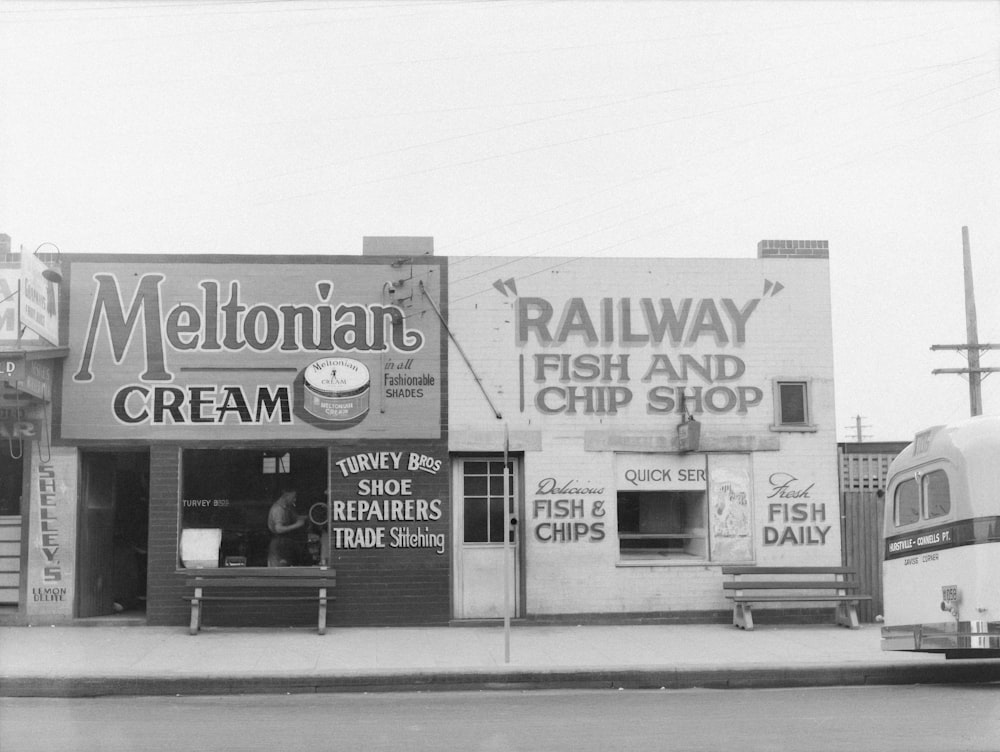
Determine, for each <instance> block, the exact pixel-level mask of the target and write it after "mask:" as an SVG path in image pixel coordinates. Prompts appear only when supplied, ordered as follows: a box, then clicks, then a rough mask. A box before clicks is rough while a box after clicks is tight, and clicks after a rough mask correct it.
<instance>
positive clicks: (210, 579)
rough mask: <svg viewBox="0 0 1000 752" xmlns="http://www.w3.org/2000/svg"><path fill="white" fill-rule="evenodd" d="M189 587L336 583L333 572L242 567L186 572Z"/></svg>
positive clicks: (280, 586)
mask: <svg viewBox="0 0 1000 752" xmlns="http://www.w3.org/2000/svg"><path fill="white" fill-rule="evenodd" d="M185 584H186V585H187V586H188V587H260V588H299V587H309V588H313V587H315V588H320V587H325V588H332V587H335V586H336V584H337V572H336V570H333V569H297V570H296V569H291V568H284V567H275V568H273V569H262V570H259V571H254V570H252V569H244V568H242V567H239V568H235V567H234V568H232V569H219V570H214V571H211V572H207V571H206V572H188V578H187V580H186V581H185Z"/></svg>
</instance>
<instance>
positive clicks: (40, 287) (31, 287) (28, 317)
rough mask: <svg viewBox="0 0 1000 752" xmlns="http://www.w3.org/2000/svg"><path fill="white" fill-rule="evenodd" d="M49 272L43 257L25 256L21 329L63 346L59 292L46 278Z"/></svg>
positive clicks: (21, 298)
mask: <svg viewBox="0 0 1000 752" xmlns="http://www.w3.org/2000/svg"><path fill="white" fill-rule="evenodd" d="M45 269H46V266H45V264H44V263H43V262H42V260H41V259H40V258H38V257H37V256H35V255H33V254H30V253H22V254H21V294H20V296H19V301H20V318H21V326H24V327H27V328H28V329H30V330H31V331H32V332H34V333H35V334H37V335H38V336H39V337H41V338H42V339H45V340H47V341H49V342H51V343H52V344H53V345H58V344H59V307H58V306H59V291H58V290H57V289H56V285H55V284H54V283H52V282H49V281H48V280H47V279H45V278H44V277H43V276H42V272H44V271H45Z"/></svg>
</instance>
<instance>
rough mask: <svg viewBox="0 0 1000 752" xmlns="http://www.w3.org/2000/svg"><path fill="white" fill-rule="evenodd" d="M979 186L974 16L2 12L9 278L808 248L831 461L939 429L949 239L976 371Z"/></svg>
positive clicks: (482, 8) (984, 60)
mask: <svg viewBox="0 0 1000 752" xmlns="http://www.w3.org/2000/svg"><path fill="white" fill-rule="evenodd" d="M998 168H1000V2H960V1H951V2H941V3H938V2H928V1H923V2H916V1H913V2H872V1H869V2H846V1H845V2H807V3H792V2H756V3H755V2H738V3H733V2H721V1H719V2H709V1H707V0H705V1H702V2H637V1H634V2H540V1H531V0H512V1H510V2H462V1H460V0H454V1H451V2H449V1H444V0H396V1H395V2H389V1H387V0H384V1H382V2H360V1H352V0H343V1H342V2H287V1H285V0H218V1H215V2H213V1H212V0H207V1H203V2H197V3H193V2H183V1H181V0H149V1H148V2H138V1H137V0H123V1H122V2H115V3H111V2H97V1H96V0H91V1H90V2H78V3H76V2H59V3H46V2H31V3H24V2H13V1H7V0H0V232H3V233H6V234H8V235H10V236H11V238H12V242H13V246H14V249H15V250H17V249H19V248H23V249H25V250H26V251H28V252H31V251H32V250H34V249H35V248H37V247H38V246H39V245H40V244H42V243H54V244H56V246H57V247H58V248H59V249H60V252H62V253H143V254H163V253H183V254H187V253H222V254H236V253H249V254H264V255H266V254H314V253H321V254H326V253H347V254H358V253H360V252H361V244H362V238H363V237H365V236H370V235H423V236H433V238H434V246H435V253H436V254H437V255H446V256H558V257H572V258H579V259H589V258H616V257H649V256H654V257H667V258H670V257H678V258H680V257H684V258H754V257H755V256H756V248H757V243H758V241H760V240H763V239H772V238H774V239H818V240H827V241H829V245H830V269H831V295H832V304H833V337H834V364H835V384H836V395H835V396H836V409H837V422H838V426H837V434H838V440H840V441H854V440H857V439H858V438H859V436H858V424H859V423H860V424H861V432H860V438H861V439H863V440H865V441H908V440H910V439H912V437H913V434H914V433H915V432H917V431H919V430H921V429H923V428H925V427H927V426H930V425H935V424H938V423H945V422H948V421H953V420H958V419H961V418H964V417H967V416H968V415H969V411H970V397H969V387H968V380H967V377H966V376H964V375H958V374H937V375H935V374H932V371H933V370H934V369H938V368H963V367H966V366H967V365H968V364H967V361H966V360H965V357H964V355H963V354H962V353H961V352H957V351H932V350H931V345H941V344H962V343H965V342H967V338H966V337H967V330H966V305H965V288H964V281H963V254H962V251H963V243H962V228H963V227H968V232H969V238H970V248H971V257H972V273H973V279H974V282H975V302H976V312H977V320H978V340H979V342H981V343H993V344H997V345H998V346H1000V295H998V294H997V292H996V291H997V288H998V283H1000V169H998ZM490 282H492V279H490V280H484V287H489V283H490ZM981 360H982V365H983V366H987V367H1000V349H997V350H994V351H985V352H983V354H982V356H981ZM982 401H983V406H984V412H985V413H987V414H1000V373H996V374H992V375H990V376H987V377H986V378H985V379H984V380H983V384H982Z"/></svg>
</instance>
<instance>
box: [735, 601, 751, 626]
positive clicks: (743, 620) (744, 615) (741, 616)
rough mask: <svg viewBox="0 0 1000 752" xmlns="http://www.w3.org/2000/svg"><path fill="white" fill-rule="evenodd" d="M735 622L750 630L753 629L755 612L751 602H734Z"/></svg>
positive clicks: (736, 624)
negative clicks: (752, 609)
mask: <svg viewBox="0 0 1000 752" xmlns="http://www.w3.org/2000/svg"><path fill="white" fill-rule="evenodd" d="M733 624H734V625H735V626H737V627H739V628H740V629H745V630H747V631H748V632H752V631H753V612H752V611H751V605H750V604H749V603H734V604H733Z"/></svg>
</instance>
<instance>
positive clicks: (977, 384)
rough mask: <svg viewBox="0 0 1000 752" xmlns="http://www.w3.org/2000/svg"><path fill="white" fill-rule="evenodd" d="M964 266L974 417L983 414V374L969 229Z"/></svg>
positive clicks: (964, 237)
mask: <svg viewBox="0 0 1000 752" xmlns="http://www.w3.org/2000/svg"><path fill="white" fill-rule="evenodd" d="M962 265H963V268H964V269H965V330H966V336H967V340H968V345H969V350H968V356H969V409H970V411H971V413H970V414H971V415H972V416H976V415H982V414H983V392H982V380H983V376H982V372H981V371H980V370H979V332H978V329H977V326H976V293H975V289H974V288H973V286H972V250H971V249H970V247H969V228H968V227H963V228H962Z"/></svg>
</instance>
